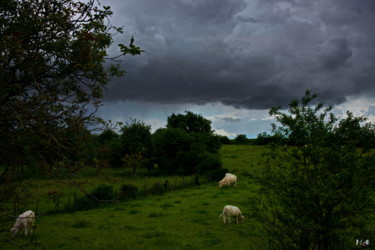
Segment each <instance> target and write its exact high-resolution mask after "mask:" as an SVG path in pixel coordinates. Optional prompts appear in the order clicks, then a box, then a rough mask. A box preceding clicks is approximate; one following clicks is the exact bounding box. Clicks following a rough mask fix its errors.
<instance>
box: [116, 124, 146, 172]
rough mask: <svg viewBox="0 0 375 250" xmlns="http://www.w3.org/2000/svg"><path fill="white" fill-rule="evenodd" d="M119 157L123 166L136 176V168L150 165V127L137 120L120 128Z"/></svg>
mask: <svg viewBox="0 0 375 250" xmlns="http://www.w3.org/2000/svg"><path fill="white" fill-rule="evenodd" d="M120 131H121V135H120V155H121V157H122V161H123V163H124V164H125V166H129V167H131V168H132V169H133V174H134V175H135V174H136V170H137V167H138V166H141V165H145V167H146V165H147V164H150V162H151V158H152V152H153V145H152V139H151V126H150V125H146V124H145V123H143V122H141V121H137V120H132V121H131V123H126V125H125V126H123V127H122V128H121V130H120Z"/></svg>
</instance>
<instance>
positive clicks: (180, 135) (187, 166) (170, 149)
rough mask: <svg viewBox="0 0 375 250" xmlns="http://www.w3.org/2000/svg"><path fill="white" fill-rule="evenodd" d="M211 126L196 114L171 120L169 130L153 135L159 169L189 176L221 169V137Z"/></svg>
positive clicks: (169, 118)
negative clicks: (219, 154)
mask: <svg viewBox="0 0 375 250" xmlns="http://www.w3.org/2000/svg"><path fill="white" fill-rule="evenodd" d="M210 124H211V122H210V121H209V120H207V119H205V118H203V117H202V116H201V115H197V114H194V113H192V112H186V114H185V115H182V114H179V115H175V114H173V115H171V116H170V117H168V123H167V128H162V129H158V130H157V131H155V133H154V134H153V141H154V146H155V153H154V155H155V157H154V158H155V161H156V163H157V165H158V166H159V169H160V170H162V171H164V172H166V173H178V174H184V175H186V174H194V173H197V174H202V173H204V172H206V171H210V170H213V169H216V168H220V167H221V163H220V160H219V157H218V151H219V149H220V146H221V143H220V137H219V136H217V135H214V134H213V131H212V130H211V125H210Z"/></svg>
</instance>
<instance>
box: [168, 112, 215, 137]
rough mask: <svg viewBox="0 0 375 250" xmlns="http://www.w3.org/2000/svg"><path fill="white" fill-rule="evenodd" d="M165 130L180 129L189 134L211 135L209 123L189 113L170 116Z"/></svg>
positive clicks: (199, 116)
mask: <svg viewBox="0 0 375 250" xmlns="http://www.w3.org/2000/svg"><path fill="white" fill-rule="evenodd" d="M167 128H180V129H183V130H185V131H187V132H189V133H211V132H212V131H211V121H210V120H207V119H206V118H204V117H203V116H201V115H198V114H194V113H193V112H191V111H185V115H183V114H177V115H176V114H172V115H171V116H169V117H168V120H167Z"/></svg>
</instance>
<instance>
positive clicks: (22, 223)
mask: <svg viewBox="0 0 375 250" xmlns="http://www.w3.org/2000/svg"><path fill="white" fill-rule="evenodd" d="M34 222H35V214H34V212H33V211H31V210H29V211H26V212H24V213H23V214H20V215H19V216H18V218H17V219H16V222H15V223H14V225H13V227H12V228H11V229H10V232H11V234H12V237H14V236H16V234H17V233H18V231H20V230H21V229H22V228H24V229H25V235H27V231H28V229H30V232H31V233H32V232H33V228H34Z"/></svg>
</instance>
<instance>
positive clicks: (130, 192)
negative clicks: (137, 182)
mask: <svg viewBox="0 0 375 250" xmlns="http://www.w3.org/2000/svg"><path fill="white" fill-rule="evenodd" d="M137 192H138V188H137V187H136V186H134V185H133V184H122V185H121V186H120V190H119V199H120V200H127V199H135V198H136V196H137Z"/></svg>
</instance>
